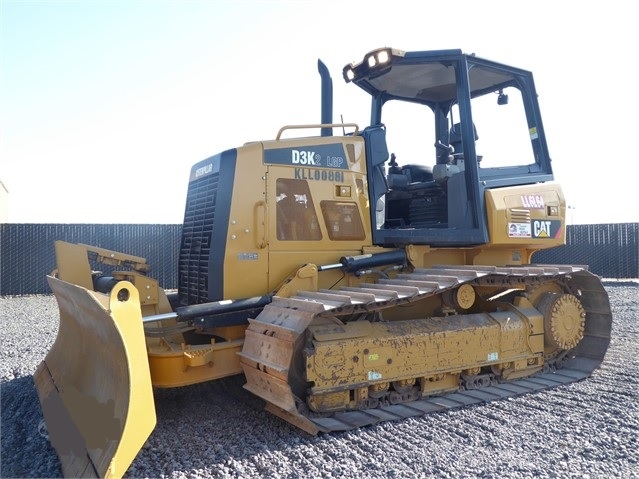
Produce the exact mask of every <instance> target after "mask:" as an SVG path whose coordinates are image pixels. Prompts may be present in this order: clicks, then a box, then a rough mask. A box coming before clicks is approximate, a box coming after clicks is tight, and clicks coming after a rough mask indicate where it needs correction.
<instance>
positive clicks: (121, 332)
mask: <svg viewBox="0 0 639 479" xmlns="http://www.w3.org/2000/svg"><path fill="white" fill-rule="evenodd" d="M318 70H319V73H320V77H321V82H322V83H321V84H322V88H321V89H322V109H321V116H322V118H321V122H320V123H318V124H304V125H288V126H284V127H283V128H281V130H280V131H279V132H278V133H277V135H276V136H275V138H274V139H271V140H268V141H255V142H250V143H246V144H244V145H243V146H240V147H237V148H232V149H229V150H227V151H224V152H222V153H219V154H216V155H214V156H211V157H210V158H207V159H205V160H203V161H200V162H198V163H197V164H195V165H194V166H193V167H192V169H191V173H190V178H189V182H188V193H187V198H186V206H185V215H184V223H183V226H182V233H181V243H180V251H179V261H178V263H179V264H178V265H177V268H178V285H177V286H178V287H177V290H165V289H163V288H162V287H161V286H160V285H159V284H158V282H157V281H156V280H155V279H153V278H152V277H151V275H150V274H149V271H150V265H149V264H148V263H147V261H146V260H145V259H144V258H142V257H138V256H133V255H131V254H128V253H122V252H117V251H111V250H108V249H104V248H101V247H96V246H90V245H84V244H76V243H68V242H63V241H57V242H56V243H55V253H56V263H57V264H56V269H55V270H54V271H53V272H52V273H51V274H50V275H49V276H48V277H47V278H48V282H49V284H50V287H51V289H52V291H53V293H54V295H55V298H56V300H57V303H58V305H59V312H60V327H59V333H58V336H57V339H56V340H55V343H54V344H53V346H52V348H51V350H50V351H49V353H48V354H47V355H46V357H45V358H44V360H43V361H42V363H41V364H40V365H39V367H38V368H37V371H36V373H35V375H34V382H35V384H36V388H37V391H38V395H39V398H40V403H41V406H42V410H43V414H44V417H45V420H46V424H47V428H48V432H49V437H50V439H51V442H52V444H53V446H54V447H55V449H56V451H57V453H58V456H59V458H60V461H61V465H62V470H63V473H64V475H65V476H74V477H79V476H83V477H84V476H97V477H120V476H122V475H124V474H125V472H126V470H127V468H128V467H129V465H130V463H131V462H132V461H133V459H134V458H135V456H136V455H137V454H138V452H139V449H140V448H141V447H142V445H143V444H144V442H145V441H146V439H147V438H148V436H149V434H150V433H151V432H152V430H153V429H154V427H155V423H156V417H155V408H154V389H155V388H171V387H183V386H188V385H192V384H195V383H200V382H203V381H211V380H217V379H220V378H224V377H228V376H232V375H239V374H243V375H244V376H245V379H246V383H245V388H246V389H248V390H249V391H250V392H251V393H254V394H255V395H257V396H259V397H260V398H262V399H263V400H264V403H265V405H266V410H267V411H269V412H270V413H272V414H274V415H276V416H278V417H279V418H281V419H282V420H284V421H287V422H289V423H291V424H293V425H295V426H296V427H298V428H300V429H301V430H303V431H305V432H307V433H309V434H318V433H330V432H332V431H343V430H349V429H354V428H359V427H365V426H371V425H375V424H377V423H380V422H383V421H392V420H398V419H402V418H406V417H416V416H421V415H424V414H429V413H433V412H437V411H442V410H445V409H448V408H457V407H463V406H466V405H469V404H477V403H483V402H487V401H491V400H499V399H503V398H507V397H511V396H517V395H522V394H526V393H534V392H536V391H540V390H544V389H548V388H552V387H555V386H560V385H565V384H569V383H571V382H575V381H579V380H582V379H585V378H587V377H588V376H590V375H591V374H592V372H593V371H594V370H595V369H597V368H598V366H599V365H600V363H601V362H602V361H603V359H604V356H605V353H606V350H607V348H608V344H609V341H610V330H611V323H612V315H611V311H610V305H609V300H608V295H607V293H606V291H605V289H604V287H603V285H602V283H601V281H600V278H599V277H598V276H596V275H595V274H593V273H591V272H589V271H588V267H587V266H583V265H548V264H535V263H534V262H533V254H534V253H535V252H536V251H538V250H541V249H544V248H552V247H557V246H560V245H563V244H565V241H566V200H565V198H564V194H563V192H562V189H561V187H560V185H559V184H558V183H557V182H555V180H554V176H553V170H552V165H551V159H550V156H549V152H548V148H547V144H546V136H545V132H544V128H543V124H542V118H541V114H540V108H539V104H538V99H537V93H536V90H535V85H534V82H533V76H532V73H531V72H529V71H526V70H522V69H519V68H514V67H511V66H507V65H504V64H500V63H496V62H494V61H490V60H487V59H482V58H479V57H477V56H475V55H474V54H465V53H463V52H462V51H461V50H437V51H416V52H404V51H401V50H397V49H392V48H380V49H376V50H373V51H371V52H369V53H367V54H366V55H365V56H364V57H363V60H362V61H360V62H356V63H351V64H348V65H347V66H346V67H344V69H343V72H342V73H343V77H344V80H345V81H346V82H347V83H352V84H354V85H357V86H358V87H360V88H361V89H362V90H363V91H364V92H365V93H366V94H368V95H369V96H370V100H371V109H370V125H368V126H366V127H365V128H363V129H360V127H359V125H358V124H356V123H343V122H342V123H334V122H333V119H332V117H333V111H332V109H333V105H332V103H333V100H332V80H331V77H330V74H329V73H328V68H327V67H326V66H325V65H324V63H322V62H321V61H318ZM336 133H339V134H336ZM480 133H481V139H480ZM480 153H481V154H480ZM100 268H102V269H103V270H100ZM104 270H109V271H106V272H105V271H104Z"/></svg>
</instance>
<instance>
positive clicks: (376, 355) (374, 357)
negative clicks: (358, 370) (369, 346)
mask: <svg viewBox="0 0 639 479" xmlns="http://www.w3.org/2000/svg"><path fill="white" fill-rule="evenodd" d="M368 359H369V361H377V360H378V359H379V354H376V353H373V354H369V355H368Z"/></svg>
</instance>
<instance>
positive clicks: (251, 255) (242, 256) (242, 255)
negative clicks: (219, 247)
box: [237, 253, 259, 261]
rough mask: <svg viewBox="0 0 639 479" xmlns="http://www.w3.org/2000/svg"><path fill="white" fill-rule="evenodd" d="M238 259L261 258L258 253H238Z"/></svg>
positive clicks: (253, 259)
mask: <svg viewBox="0 0 639 479" xmlns="http://www.w3.org/2000/svg"><path fill="white" fill-rule="evenodd" d="M237 259H238V260H239V261H256V260H258V259H259V256H258V254H257V253H238V254H237Z"/></svg>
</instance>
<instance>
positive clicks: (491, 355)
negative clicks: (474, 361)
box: [486, 352, 499, 361]
mask: <svg viewBox="0 0 639 479" xmlns="http://www.w3.org/2000/svg"><path fill="white" fill-rule="evenodd" d="M498 359H499V353H498V352H494V353H488V359H486V361H497V360H498Z"/></svg>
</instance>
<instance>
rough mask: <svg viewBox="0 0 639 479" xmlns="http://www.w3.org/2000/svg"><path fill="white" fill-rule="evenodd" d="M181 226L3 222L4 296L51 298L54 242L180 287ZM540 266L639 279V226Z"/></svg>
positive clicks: (581, 228) (576, 244)
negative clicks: (123, 261)
mask: <svg viewBox="0 0 639 479" xmlns="http://www.w3.org/2000/svg"><path fill="white" fill-rule="evenodd" d="M181 231H182V226H181V225H175V224H173V225H132V224H0V296H12V295H26V294H48V293H50V290H49V286H48V284H47V282H46V275H47V274H48V273H50V272H51V271H52V270H53V269H54V268H55V255H54V251H53V243H54V241H55V240H64V241H69V242H71V243H84V244H88V245H91V246H98V247H101V248H106V249H110V250H115V251H119V252H122V253H127V254H131V255H134V256H141V257H143V258H146V259H147V261H148V262H149V264H150V265H151V272H150V274H149V276H151V277H153V278H155V279H157V280H158V281H159V283H160V284H161V285H162V286H163V287H165V288H167V289H175V288H176V287H177V283H178V281H177V265H178V254H179V249H180V237H181ZM533 261H534V262H535V263H543V264H553V263H555V264H579V265H589V267H590V271H592V272H593V273H595V274H597V275H599V276H602V277H604V278H639V223H618V224H601V225H570V226H568V232H567V242H566V245H565V246H561V247H558V248H553V249H552V250H543V251H539V252H537V253H535V254H534V255H533Z"/></svg>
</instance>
